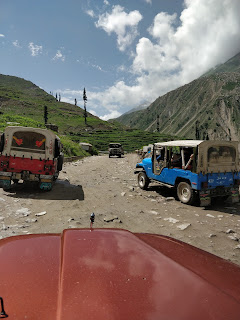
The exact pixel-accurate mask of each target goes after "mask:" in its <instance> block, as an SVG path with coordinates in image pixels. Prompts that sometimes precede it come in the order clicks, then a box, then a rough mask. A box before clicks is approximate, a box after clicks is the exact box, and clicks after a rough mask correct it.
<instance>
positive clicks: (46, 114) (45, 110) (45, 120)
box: [44, 106, 48, 125]
mask: <svg viewBox="0 0 240 320" xmlns="http://www.w3.org/2000/svg"><path fill="white" fill-rule="evenodd" d="M47 121H48V110H47V106H44V122H45V125H46V124H47Z"/></svg>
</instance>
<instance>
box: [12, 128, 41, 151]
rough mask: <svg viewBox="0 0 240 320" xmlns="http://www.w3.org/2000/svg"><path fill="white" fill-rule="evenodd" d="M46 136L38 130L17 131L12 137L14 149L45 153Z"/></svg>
mask: <svg viewBox="0 0 240 320" xmlns="http://www.w3.org/2000/svg"><path fill="white" fill-rule="evenodd" d="M45 142H46V137H45V136H44V135H43V134H41V133H38V132H30V131H17V132H15V133H14V135H13V137H12V146H11V149H12V150H17V151H21V150H22V151H26V149H29V150H31V152H37V153H39V152H40V153H44V152H45Z"/></svg>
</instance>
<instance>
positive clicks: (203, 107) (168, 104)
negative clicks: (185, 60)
mask: <svg viewBox="0 0 240 320" xmlns="http://www.w3.org/2000/svg"><path fill="white" fill-rule="evenodd" d="M158 116H159V125H158V124H157V122H158V121H157V118H158ZM116 120H117V121H119V122H121V123H123V124H124V125H128V126H130V127H131V128H142V129H144V130H147V131H153V132H154V131H156V130H157V127H159V131H160V132H161V133H164V134H173V135H178V136H182V137H185V138H188V139H195V138H196V132H197V134H198V137H199V138H200V139H207V138H209V139H227V140H228V139H232V140H238V139H240V131H239V123H240V53H239V54H237V55H236V56H235V57H233V58H232V59H230V60H228V61H227V62H226V63H225V64H222V65H219V66H218V67H216V68H215V69H214V70H211V71H210V72H209V73H208V74H206V75H204V76H202V77H200V78H199V79H196V80H194V81H192V82H191V83H189V84H186V85H184V86H182V87H180V88H178V89H176V90H173V91H171V92H169V93H167V94H165V95H163V96H161V97H159V98H158V99H156V100H155V101H154V102H153V103H152V104H151V105H150V106H149V107H148V108H147V109H145V110H141V111H137V112H132V113H130V114H128V115H125V116H121V117H120V118H117V119H116Z"/></svg>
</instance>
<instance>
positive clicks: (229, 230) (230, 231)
mask: <svg viewBox="0 0 240 320" xmlns="http://www.w3.org/2000/svg"><path fill="white" fill-rule="evenodd" d="M226 233H227V234H229V233H235V232H234V231H233V230H232V229H228V230H227V231H226Z"/></svg>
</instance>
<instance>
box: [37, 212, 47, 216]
mask: <svg viewBox="0 0 240 320" xmlns="http://www.w3.org/2000/svg"><path fill="white" fill-rule="evenodd" d="M45 214H47V211H42V212H39V213H35V216H37V217H40V216H44V215H45Z"/></svg>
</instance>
